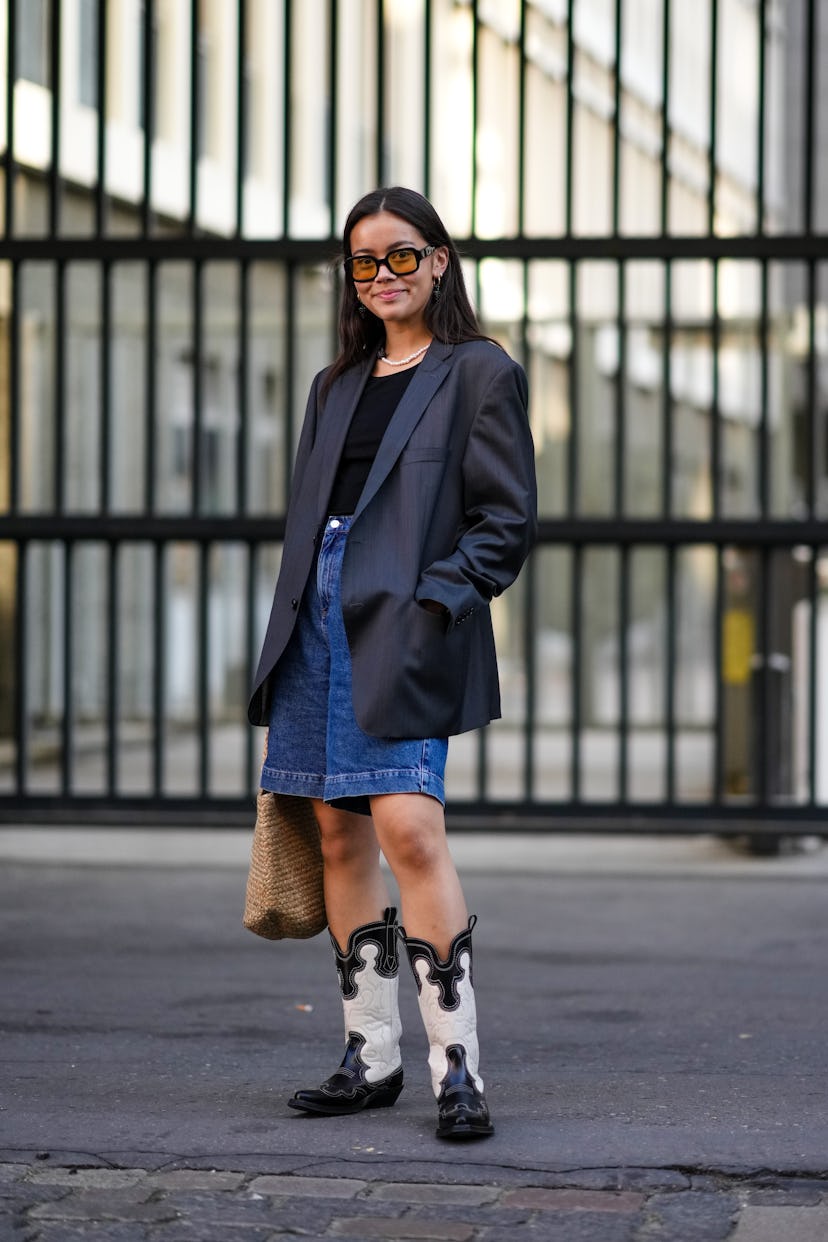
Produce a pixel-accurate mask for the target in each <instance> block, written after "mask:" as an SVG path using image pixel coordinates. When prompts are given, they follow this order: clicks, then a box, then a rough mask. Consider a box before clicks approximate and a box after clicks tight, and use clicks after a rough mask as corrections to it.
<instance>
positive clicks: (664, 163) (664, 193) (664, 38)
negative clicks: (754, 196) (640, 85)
mask: <svg viewBox="0 0 828 1242" xmlns="http://www.w3.org/2000/svg"><path fill="white" fill-rule="evenodd" d="M663 5H664V8H663V16H662V26H661V211H660V215H661V234H662V236H663V237H666V236H667V232H668V224H669V220H670V5H671V0H663ZM667 261H668V262H669V260H667Z"/></svg>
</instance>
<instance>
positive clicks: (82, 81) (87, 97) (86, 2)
mask: <svg viewBox="0 0 828 1242" xmlns="http://www.w3.org/2000/svg"><path fill="white" fill-rule="evenodd" d="M102 3H104V0H78V19H79V20H78V99H79V100H80V102H81V103H82V104H85V105H86V106H87V108H97V106H98V4H102Z"/></svg>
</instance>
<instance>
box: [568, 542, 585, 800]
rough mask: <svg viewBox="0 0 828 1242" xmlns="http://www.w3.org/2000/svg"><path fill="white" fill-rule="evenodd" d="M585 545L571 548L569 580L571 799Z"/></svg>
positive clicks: (577, 766) (576, 787)
mask: <svg viewBox="0 0 828 1242" xmlns="http://www.w3.org/2000/svg"><path fill="white" fill-rule="evenodd" d="M583 568H584V548H583V544H580V543H577V544H575V546H574V548H573V549H572V566H571V571H572V578H571V582H570V592H571V595H570V609H571V616H570V632H571V636H572V637H571V642H570V650H571V652H572V750H571V752H570V775H569V788H570V797H571V798H572V801H573V802H579V801H580V798H581V742H582V736H581V735H582V731H583V725H584V719H583V689H582V686H583V653H582V642H581V639H582V636H583V624H584V604H583V577H584V574H583Z"/></svg>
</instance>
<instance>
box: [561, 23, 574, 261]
mask: <svg viewBox="0 0 828 1242" xmlns="http://www.w3.org/2000/svg"><path fill="white" fill-rule="evenodd" d="M574 21H575V0H567V9H566V155H565V168H564V182H565V196H566V197H565V202H564V218H565V225H564V232H565V233H566V236H567V237H570V236H571V235H572V213H573V198H574V192H575V186H574V176H575V137H574V126H575V93H574V83H575V28H574Z"/></svg>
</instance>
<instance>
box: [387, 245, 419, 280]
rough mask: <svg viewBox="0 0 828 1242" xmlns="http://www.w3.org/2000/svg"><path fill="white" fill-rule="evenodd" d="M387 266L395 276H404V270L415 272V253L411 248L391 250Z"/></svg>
mask: <svg viewBox="0 0 828 1242" xmlns="http://www.w3.org/2000/svg"><path fill="white" fill-rule="evenodd" d="M388 266H389V267H390V268H391V271H392V272H393V273H394V275H395V276H404V275H405V273H406V272H416V270H417V255H416V253H415V251H413V250H392V251H391V253H390V254H389V256H388Z"/></svg>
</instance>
